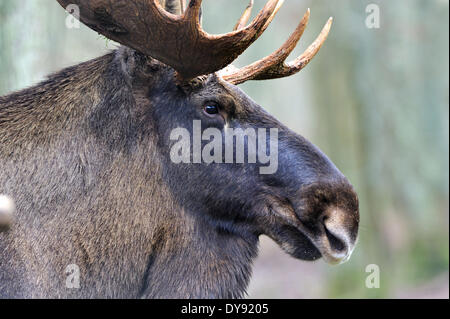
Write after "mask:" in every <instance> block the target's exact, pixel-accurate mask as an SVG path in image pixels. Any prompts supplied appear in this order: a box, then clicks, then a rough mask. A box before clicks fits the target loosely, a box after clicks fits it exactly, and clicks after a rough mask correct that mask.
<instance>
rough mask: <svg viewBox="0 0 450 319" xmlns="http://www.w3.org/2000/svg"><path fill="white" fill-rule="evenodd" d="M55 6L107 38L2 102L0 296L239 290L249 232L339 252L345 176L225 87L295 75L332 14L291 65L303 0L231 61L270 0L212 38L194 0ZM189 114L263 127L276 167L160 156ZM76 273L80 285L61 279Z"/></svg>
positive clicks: (353, 208)
mask: <svg viewBox="0 0 450 319" xmlns="http://www.w3.org/2000/svg"><path fill="white" fill-rule="evenodd" d="M57 1H58V2H59V4H61V5H62V6H63V7H64V8H67V6H68V5H69V4H75V5H77V6H78V7H79V9H80V15H79V19H80V20H81V22H82V23H84V24H85V25H87V26H88V27H90V28H91V29H93V30H94V31H96V32H98V33H100V34H102V35H104V36H106V37H107V38H109V39H112V40H114V41H116V42H118V43H119V44H120V45H121V46H120V47H118V48H117V49H115V50H112V51H111V52H109V53H108V54H106V55H104V56H102V57H99V58H96V59H93V60H91V61H88V62H84V63H81V64H79V65H76V66H73V67H69V68H66V69H64V70H62V71H60V72H59V73H56V74H54V75H51V76H50V77H49V78H48V79H46V80H45V81H44V82H42V83H40V84H39V85H37V86H34V87H31V88H28V89H25V90H22V91H19V92H16V93H12V94H9V95H6V96H3V97H0V146H1V147H0V194H3V195H4V196H8V198H11V199H12V200H13V201H14V205H15V212H14V215H13V219H12V221H11V222H10V224H9V225H8V227H6V228H5V227H3V228H2V229H3V230H2V231H0V297H2V298H243V297H244V296H245V294H246V288H247V285H248V283H249V280H250V277H251V268H252V261H253V260H254V259H255V258H256V256H257V253H258V242H259V238H260V236H261V235H266V236H268V237H270V238H271V239H273V240H274V241H275V242H276V243H277V244H278V245H279V246H280V247H281V248H282V249H283V250H284V251H285V252H287V253H288V254H290V255H291V256H293V257H294V258H297V259H301V260H309V261H312V260H317V259H319V258H321V257H323V259H324V260H325V261H326V262H329V263H331V264H338V263H341V262H344V261H346V260H347V259H348V258H349V257H350V255H351V253H352V250H353V248H354V246H355V242H356V239H357V233H358V224H359V208H358V205H359V204H358V198H357V195H356V192H355V191H354V188H353V186H352V185H351V184H350V182H349V181H348V180H347V179H346V177H345V176H344V175H343V174H342V173H341V172H340V171H339V170H338V169H337V168H336V166H335V165H334V164H333V163H332V162H331V161H330V160H329V159H328V158H327V156H326V155H325V154H323V153H322V152H321V151H320V150H319V149H318V148H317V147H316V146H314V145H313V144H311V143H310V142H309V141H307V140H306V139H305V138H303V137H302V136H300V135H298V134H296V133H294V132H293V131H291V130H290V129H288V128H287V127H286V126H284V125H283V124H281V123H280V122H279V121H278V120H276V119H275V118H274V117H273V116H271V115H270V114H268V113H267V112H266V111H265V110H264V109H263V108H262V107H261V106H259V105H258V104H257V103H256V102H254V101H253V100H252V99H251V98H250V97H248V96H247V95H246V94H245V93H244V92H243V91H241V90H240V89H239V88H238V87H237V85H238V84H241V83H243V82H246V81H249V80H269V79H276V78H282V77H287V76H290V75H293V74H295V73H297V72H299V71H300V70H301V69H303V68H304V67H305V66H306V65H307V64H308V63H309V62H310V61H311V59H312V58H313V57H314V56H315V55H316V53H317V52H318V51H319V49H320V47H321V46H322V44H323V43H324V41H325V40H326V38H327V35H328V33H329V31H330V27H331V23H332V20H331V19H330V20H329V21H328V22H327V23H326V25H325V27H324V28H323V30H322V31H321V33H320V34H319V36H318V38H317V39H316V40H315V41H314V42H313V43H312V44H311V46H309V47H308V48H307V50H306V51H305V52H304V53H303V54H302V55H301V56H300V57H298V58H297V59H295V60H293V61H292V62H286V60H287V58H288V56H289V55H290V53H291V52H292V51H293V49H294V48H295V46H296V45H297V43H298V41H299V40H300V37H301V36H302V33H303V31H304V30H305V27H306V25H307V23H308V19H309V16H310V12H309V10H308V11H307V12H306V14H305V15H304V16H303V18H302V20H301V22H300V24H299V25H298V27H297V28H296V29H295V31H294V32H293V34H292V35H291V36H290V37H289V39H288V40H287V42H285V44H284V45H283V46H282V47H281V48H280V49H279V50H277V51H276V52H274V53H273V54H271V55H270V56H268V57H266V58H263V59H261V60H259V61H257V62H255V63H253V64H251V65H249V66H246V67H243V68H237V67H234V66H232V65H231V63H232V62H233V61H234V60H235V59H236V58H237V57H238V56H239V55H240V54H241V53H243V52H244V51H245V50H246V49H247V48H248V47H249V46H250V45H251V44H252V43H253V42H254V41H255V40H256V39H258V37H259V36H260V35H261V34H262V33H263V32H264V31H265V30H266V28H267V27H268V26H269V24H270V22H271V21H272V20H273V18H274V16H275V14H276V12H277V11H278V10H279V9H280V7H281V4H282V2H283V1H281V0H269V1H268V2H267V3H266V4H265V6H264V7H263V8H262V9H261V11H260V12H259V13H258V14H257V15H256V17H255V18H254V19H253V20H252V21H250V16H251V11H252V7H253V1H250V4H249V6H248V7H247V8H246V9H245V11H244V14H243V15H242V17H241V18H240V19H238V23H237V24H236V27H235V28H234V30H233V31H231V32H229V33H226V34H223V35H211V34H208V33H206V32H205V31H204V30H203V29H202V26H201V21H202V11H201V5H202V1H200V0H191V1H189V2H188V3H185V1H179V0H176V1H174V0H172V1H170V0H167V1H157V0H133V1H130V0H57ZM249 21H250V22H249ZM193 121H200V124H201V130H202V131H204V130H206V129H208V128H215V129H218V130H219V131H220V132H223V134H225V133H224V132H225V129H226V128H241V129H248V128H254V129H256V128H258V129H261V128H263V129H277V132H278V135H277V143H278V144H277V145H278V156H277V159H278V165H277V169H276V171H275V172H272V173H271V174H261V173H260V170H259V168H260V167H261V165H262V164H261V163H215V162H213V163H194V162H189V163H184V162H180V163H174V162H173V161H172V160H171V157H170V153H171V147H172V146H173V145H174V143H176V141H174V140H173V139H171V138H170V136H171V132H172V131H173V130H174V129H176V128H185V129H186V130H188V131H189V132H190V131H191V130H192V123H193ZM258 139H259V140H258V141H257V143H258V145H266V144H268V143H269V139H270V137H269V136H266V139H264V138H260V137H258ZM202 143H206V141H202ZM222 143H224V144H226V143H229V140H227V139H222ZM232 143H234V140H233V141H232ZM223 146H224V147H225V146H226V145H223ZM245 147H248V143H245ZM192 152H193V151H192ZM192 152H191V154H190V156H194V155H195V154H192ZM75 276H76V277H77V278H78V279H77V280H78V284H79V285H78V286H77V287H74V285H72V286H70V285H68V283H69V284H70V283H71V282H72V281H70V280H72V279H73V278H75ZM69 279H70V280H69ZM68 280H69V282H68ZM73 280H75V279H73ZM72 283H73V282H72Z"/></svg>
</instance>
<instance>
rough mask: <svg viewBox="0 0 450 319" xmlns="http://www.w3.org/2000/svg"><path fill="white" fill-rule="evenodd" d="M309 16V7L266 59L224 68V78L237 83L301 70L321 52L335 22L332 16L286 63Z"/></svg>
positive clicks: (281, 76)
mask: <svg viewBox="0 0 450 319" xmlns="http://www.w3.org/2000/svg"><path fill="white" fill-rule="evenodd" d="M250 10H251V7H250ZM309 16H310V10H309V9H308V10H307V11H306V13H305V15H304V16H303V19H302V20H301V22H300V24H299V25H298V27H297V29H296V30H295V31H294V33H293V34H292V35H291V36H290V38H289V39H288V40H287V41H286V42H285V43H284V44H283V46H282V47H281V48H280V49H278V50H277V51H275V52H274V53H272V54H271V55H269V56H267V57H265V58H264V59H261V60H259V61H257V62H255V63H253V64H250V65H248V66H246V67H243V68H241V69H236V68H227V69H225V70H223V71H222V72H221V75H222V77H223V79H224V80H226V81H228V82H230V83H233V84H236V85H237V84H240V83H243V82H246V81H249V80H269V79H277V78H283V77H287V76H290V75H293V74H295V73H298V72H300V70H302V69H303V68H304V67H305V66H306V65H307V64H308V63H309V62H310V61H311V60H312V58H314V56H315V55H316V54H317V52H319V50H320V48H321V46H322V44H323V43H324V42H325V40H326V39H327V36H328V33H329V32H330V29H331V24H332V22H333V19H332V18H330V19H329V20H328V22H327V23H326V24H325V26H324V27H323V29H322V32H321V33H320V34H319V36H318V37H317V39H316V40H315V41H314V42H313V43H312V44H311V45H310V46H309V47H308V48H307V49H306V51H305V52H304V53H303V54H302V55H301V56H299V57H298V58H297V59H295V60H294V61H292V62H289V63H286V62H285V61H286V59H287V57H288V56H289V55H290V54H291V53H292V51H293V50H294V49H295V47H296V46H297V43H298V41H299V40H300V38H301V36H302V35H303V31H305V28H306V26H307V25H308V21H309Z"/></svg>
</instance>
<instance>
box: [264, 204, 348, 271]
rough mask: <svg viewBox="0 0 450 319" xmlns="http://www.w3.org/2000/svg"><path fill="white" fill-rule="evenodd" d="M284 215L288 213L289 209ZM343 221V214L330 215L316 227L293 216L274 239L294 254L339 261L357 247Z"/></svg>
mask: <svg viewBox="0 0 450 319" xmlns="http://www.w3.org/2000/svg"><path fill="white" fill-rule="evenodd" d="M289 211H291V212H292V211H293V209H289ZM335 211H339V210H337V209H335ZM340 214H342V213H340ZM278 215H280V214H278ZM282 215H284V216H286V212H284V213H282ZM295 215H297V214H295ZM344 225H345V223H342V222H341V221H340V218H336V217H335V216H331V217H327V218H323V219H322V221H321V222H318V223H317V225H315V226H314V227H306V226H305V225H304V224H303V223H302V222H301V221H300V220H299V219H298V218H297V217H296V218H295V221H293V220H292V219H291V220H290V222H289V224H287V225H283V226H282V227H281V229H280V231H279V232H277V234H276V235H275V236H273V239H274V240H275V241H276V242H278V243H279V245H280V246H281V248H282V249H283V250H285V251H286V252H287V253H289V254H290V255H292V256H293V257H295V258H298V259H302V260H308V261H314V260H317V259H319V258H321V257H322V258H323V259H324V261H325V262H327V263H329V264H333V265H336V264H341V263H344V262H346V261H347V260H348V259H349V258H350V256H351V254H352V252H353V248H354V241H353V240H351V239H350V238H351V236H349V234H348V230H347V229H346V227H345V226H344ZM271 237H272V236H271ZM274 237H275V238H274Z"/></svg>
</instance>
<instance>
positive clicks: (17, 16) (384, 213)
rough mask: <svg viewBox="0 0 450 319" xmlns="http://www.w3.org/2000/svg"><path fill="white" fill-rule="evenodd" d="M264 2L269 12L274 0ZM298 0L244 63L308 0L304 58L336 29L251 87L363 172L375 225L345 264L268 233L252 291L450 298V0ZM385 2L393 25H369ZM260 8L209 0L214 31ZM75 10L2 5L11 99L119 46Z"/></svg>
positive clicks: (38, 1) (366, 220)
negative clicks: (300, 252) (301, 64)
mask: <svg viewBox="0 0 450 319" xmlns="http://www.w3.org/2000/svg"><path fill="white" fill-rule="evenodd" d="M255 2H256V4H255V5H256V8H255V9H257V10H259V9H260V8H262V6H263V5H264V3H265V0H256V1H255ZM285 2H286V3H285V5H284V7H283V8H282V9H281V11H280V12H279V14H278V16H277V18H276V19H275V20H274V22H273V23H272V25H271V26H270V27H269V29H268V30H267V31H266V33H265V34H264V35H263V36H262V37H261V38H260V40H258V41H257V42H256V43H255V44H254V45H253V46H252V47H251V48H250V49H249V50H248V51H247V52H246V53H245V54H244V55H243V56H242V57H241V58H240V59H239V60H238V61H237V62H236V64H237V65H238V66H241V65H244V64H248V63H250V62H253V61H254V60H255V59H259V58H261V57H263V56H265V55H268V54H269V53H271V52H272V51H274V50H275V49H277V48H278V47H279V46H280V45H281V44H282V43H283V42H284V41H285V40H286V39H287V38H288V36H289V34H290V33H291V32H292V31H293V30H294V29H295V27H296V25H297V23H298V22H299V20H300V19H301V17H302V16H303V13H304V12H305V10H306V9H307V8H308V7H309V8H311V19H310V25H309V27H308V28H307V30H306V32H305V35H304V36H303V39H302V40H301V44H300V45H299V47H298V48H297V49H296V51H295V53H296V54H297V55H299V54H300V53H301V52H302V50H304V49H305V48H306V47H307V45H309V44H310V43H311V42H312V41H313V40H314V38H315V37H316V35H317V34H318V33H319V32H320V30H321V28H322V26H323V24H324V23H325V22H326V20H327V19H328V17H329V16H333V17H334V24H333V28H332V30H331V34H330V36H329V38H328V40H327V42H326V43H325V45H324V47H323V48H322V50H321V52H320V53H319V54H318V56H317V57H316V58H315V59H314V60H313V61H312V62H311V64H310V65H309V66H308V67H307V68H306V69H305V70H303V71H302V72H301V73H300V74H299V75H296V76H293V77H290V78H288V79H282V80H274V81H269V82H264V81H261V82H253V83H247V84H245V85H243V86H242V88H243V89H244V90H245V91H246V92H247V93H248V94H249V95H250V96H252V98H254V99H255V100H256V101H257V102H258V103H260V104H261V105H263V106H264V107H265V108H266V109H267V110H269V111H270V112H271V113H272V114H274V115H275V116H276V117H278V118H279V119H280V120H281V121H282V122H283V123H285V124H287V125H288V126H289V127H290V128H292V129H293V130H295V131H296V132H298V133H300V134H302V135H303V136H305V137H306V138H308V139H309V140H311V141H312V142H313V143H314V144H316V145H317V146H319V147H320V148H321V149H322V150H323V151H324V152H325V153H326V154H327V155H328V156H329V157H330V158H331V160H332V161H333V162H334V163H336V165H337V166H338V167H339V168H340V170H341V171H342V172H343V173H344V174H345V175H346V176H347V177H349V179H350V180H351V182H352V183H353V184H354V185H355V187H356V189H357V192H358V194H359V197H360V205H361V206H360V211H361V223H362V225H361V230H360V238H359V243H358V245H357V247H356V249H355V252H354V255H353V258H352V259H351V260H350V261H349V262H348V263H346V264H344V265H341V266H337V267H336V266H328V265H326V264H325V263H324V262H323V261H319V262H315V263H309V262H302V261H298V260H295V259H293V258H291V257H289V256H287V255H286V254H285V253H283V252H282V251H281V250H280V249H279V248H278V247H277V246H276V245H275V244H274V243H272V242H271V241H270V240H269V239H265V238H264V239H263V240H262V244H261V253H260V256H259V258H258V259H257V261H256V264H255V268H254V276H253V279H252V282H251V285H250V289H249V297H250V298H260V297H261V298H317V297H318V298H402V297H406V298H409V297H412V298H428V297H445V298H448V295H449V286H448V280H449V278H448V272H449V235H448V234H449V233H448V231H449V210H448V209H449V207H448V205H449V197H448V192H449V62H448V61H449V3H448V1H447V0H430V1H423V0H398V1H388V0H371V1H366V0H339V1H332V0H288V1H285ZM371 4H375V5H376V6H377V8H379V17H380V24H379V28H369V27H368V26H367V24H366V22H367V19H368V16H370V15H371V14H373V13H374V12H373V11H370V10H369V12H366V8H367V6H368V5H371ZM246 5H247V0H214V1H212V0H205V1H204V18H203V23H204V28H205V29H206V30H207V31H208V32H210V33H224V32H227V31H229V30H231V29H232V27H233V26H234V24H235V22H236V20H237V18H238V16H240V13H241V12H242V10H243V9H244V8H245V6H246ZM369 8H373V6H371V7H369ZM255 14H256V12H255V13H254V15H255ZM375 14H376V12H375ZM66 17H67V14H66V13H65V12H64V10H62V9H61V8H60V7H59V5H58V4H57V2H56V1H54V0H22V1H17V0H0V95H3V94H6V93H8V92H10V91H13V90H18V89H22V88H25V87H27V86H30V85H33V84H36V83H38V82H39V81H41V80H42V79H44V78H45V75H47V74H49V73H51V72H55V71H58V70H59V69H61V68H63V67H66V66H70V65H73V64H76V63H79V62H82V61H86V60H88V59H91V58H94V57H97V56H99V55H101V54H104V53H106V52H108V51H109V50H112V49H114V48H115V47H116V45H115V44H114V43H112V42H110V41H106V39H105V38H103V37H101V36H99V35H98V34H96V33H95V32H93V31H90V30H89V29H88V28H86V27H84V26H81V28H79V29H77V28H74V29H70V28H67V27H66V23H65V21H66ZM370 21H371V22H373V20H371V18H370V17H369V22H370ZM369 26H370V24H369ZM292 58H294V57H292ZM370 264H376V265H378V266H379V268H380V288H372V289H370V288H367V287H366V278H367V276H368V275H370V273H367V272H366V266H367V265H370Z"/></svg>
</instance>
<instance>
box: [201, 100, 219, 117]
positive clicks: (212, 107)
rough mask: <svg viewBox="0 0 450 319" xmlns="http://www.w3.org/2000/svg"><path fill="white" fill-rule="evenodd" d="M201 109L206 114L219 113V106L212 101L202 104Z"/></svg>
mask: <svg viewBox="0 0 450 319" xmlns="http://www.w3.org/2000/svg"><path fill="white" fill-rule="evenodd" d="M203 111H204V112H205V113H206V114H208V115H216V114H219V106H218V105H217V104H214V103H208V104H206V105H205V106H204V108H203Z"/></svg>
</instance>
